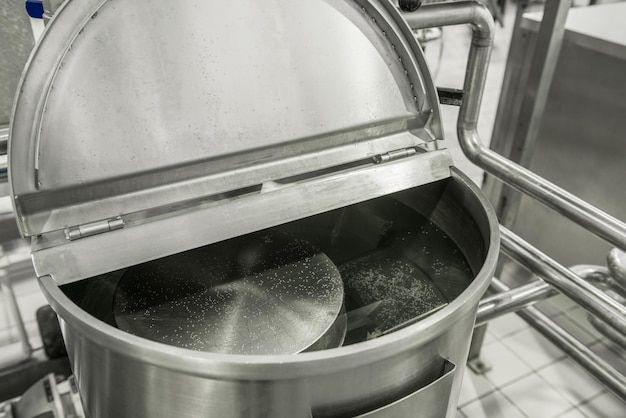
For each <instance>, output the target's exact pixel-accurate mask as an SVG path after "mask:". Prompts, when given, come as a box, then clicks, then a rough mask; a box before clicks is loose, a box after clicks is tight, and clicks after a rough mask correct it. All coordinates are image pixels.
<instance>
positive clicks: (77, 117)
mask: <svg viewBox="0 0 626 418" xmlns="http://www.w3.org/2000/svg"><path fill="white" fill-rule="evenodd" d="M12 122H13V123H12V126H11V133H10V142H9V154H10V157H9V171H10V173H9V174H10V183H11V187H12V194H13V200H14V205H15V209H16V213H17V217H18V223H19V227H20V230H21V232H22V234H23V235H25V236H38V237H39V238H38V239H39V240H41V239H42V236H43V237H44V238H43V240H44V241H45V242H43V243H42V242H39V244H37V242H36V244H35V247H37V245H40V246H41V247H50V246H53V244H54V245H57V244H58V242H57V241H56V235H58V234H59V233H63V235H64V238H65V237H67V238H75V237H81V236H87V235H91V232H93V231H96V232H99V231H100V230H102V225H105V228H104V229H117V228H118V227H120V228H121V227H122V226H130V225H134V224H140V223H145V222H146V221H145V220H146V219H151V220H152V221H155V222H156V221H160V220H162V219H163V218H170V217H171V216H174V214H177V215H179V214H182V215H183V216H184V217H187V218H189V217H190V216H189V214H188V213H189V211H190V210H191V209H190V207H193V206H194V205H196V206H198V205H200V206H202V205H204V206H203V207H206V206H207V205H213V204H214V203H215V202H216V201H220V202H223V201H229V202H230V201H232V197H233V196H240V195H247V194H249V193H253V192H259V191H261V189H263V190H267V189H268V187H266V186H267V185H269V184H280V182H281V179H286V178H289V179H299V178H300V177H302V178H306V177H307V174H306V173H320V172H324V170H329V169H331V168H332V167H350V165H351V164H353V163H355V162H356V161H364V160H368V159H372V158H373V159H376V158H377V156H380V155H395V154H394V152H395V151H396V150H404V149H410V150H414V149H417V150H418V154H420V156H421V155H422V154H421V152H420V151H421V149H422V148H423V149H425V150H426V149H429V150H436V148H437V147H436V145H433V144H434V142H435V140H437V139H441V136H442V133H441V126H440V119H439V112H438V105H437V97H436V92H435V89H434V86H433V83H432V81H431V79H430V75H429V73H428V71H427V68H426V64H425V62H424V58H423V56H422V54H421V50H420V49H419V46H418V45H417V43H416V42H415V40H414V38H413V36H412V33H411V31H410V30H409V28H408V26H406V24H405V23H404V21H403V20H402V18H401V17H400V14H399V13H398V11H397V10H396V9H395V8H394V6H393V5H392V4H391V3H390V2H387V1H385V0H381V1H379V0H356V1H347V0H306V1H280V0H267V1H257V0H243V1H238V2H229V1H207V0H188V1H184V2H177V1H171V0H151V1H145V2H137V1H133V0H81V1H76V0H72V1H68V2H67V3H66V4H65V5H64V6H63V7H62V8H61V9H60V10H59V11H58V12H57V14H56V15H55V17H54V18H53V19H52V20H51V22H50V24H49V26H48V27H47V28H46V31H45V33H44V36H43V37H42V39H41V40H40V42H39V44H38V45H37V47H36V48H35V50H34V52H33V55H32V56H31V59H30V62H29V64H28V65H27V69H26V71H25V74H24V76H23V80H22V83H21V85H20V88H19V94H18V96H17V99H16V105H15V109H14V115H13V120H12ZM439 152H440V151H431V152H424V155H426V154H431V153H432V154H433V156H431V157H429V158H428V159H426V160H424V161H423V165H424V168H422V169H421V170H417V169H416V170H417V171H420V173H422V174H421V177H420V176H416V175H415V173H413V174H411V173H410V172H409V173H406V174H405V176H409V175H413V177H414V178H413V179H412V180H411V182H413V183H416V184H415V185H417V184H419V183H420V182H422V183H423V182H426V181H433V180H436V179H438V178H442V177H446V176H447V175H449V170H448V171H446V170H447V169H448V166H449V163H450V161H449V158H448V157H447V154H446V156H444V155H443V154H440V155H439V154H437V153H439ZM435 155H436V156H435ZM377 175H380V174H377ZM299 176H300V177H299ZM418 177H420V179H418ZM391 178H393V175H392V176H391ZM298 181H299V180H298ZM277 182H278V183H277ZM408 182H409V180H404V183H403V184H402V185H396V186H394V187H395V188H396V189H397V188H400V187H408V186H410V184H408ZM262 185H265V186H262ZM270 188H271V187H270ZM384 188H385V187H384V186H383V185H382V183H381V184H378V185H377V189H376V188H372V187H371V188H369V189H367V190H362V191H361V194H363V195H362V196H359V197H358V199H359V200H365V199H367V198H371V197H374V195H377V194H378V195H379V194H381V193H383V192H385V193H386V192H390V191H388V190H385V191H383V190H382V189H384ZM325 190H326V191H327V192H328V193H330V194H329V195H327V196H326V197H324V198H323V199H319V198H312V199H310V200H309V201H308V202H307V205H308V206H309V209H308V211H309V212H310V213H316V212H319V211H321V210H328V209H330V208H331V206H336V205H331V204H330V203H329V202H330V201H332V200H334V199H335V197H339V196H335V195H340V194H345V190H342V189H341V188H340V187H339V188H336V189H334V191H333V190H330V189H329V188H328V186H327V188H326V189H325ZM391 191H393V190H391ZM308 192H311V190H308ZM369 194H371V196H368V195H369ZM285 199H293V193H292V195H285V196H283V197H282V198H277V200H275V201H274V202H273V204H274V205H276V204H278V205H281V204H283V205H284V204H287V203H289V202H286V201H285ZM338 200H341V198H339V199H338ZM344 200H345V199H344ZM349 200H350V199H349ZM351 200H353V201H356V200H357V198H356V197H354V198H352V199H351ZM346 203H350V202H343V203H341V204H346ZM352 203H354V202H352ZM227 212H228V213H229V214H230V215H232V216H240V215H241V214H234V213H233V212H232V210H230V209H229V210H228V211H227ZM296 212H298V216H303V215H306V213H304V212H303V211H302V210H299V211H298V210H296ZM275 217H276V220H275V221H271V222H273V223H274V224H276V223H277V222H278V215H276V216H275ZM280 217H281V219H284V220H288V219H289V218H293V217H294V215H293V214H291V215H289V216H288V215H287V214H285V213H281V214H280ZM189 222H192V221H191V220H189ZM246 222H247V226H246V227H241V228H240V231H239V232H245V230H249V231H248V232H250V231H253V230H255V229H258V228H259V227H263V226H264V225H256V224H253V223H254V222H253V221H246ZM268 222H269V223H271V222H270V221H268ZM265 226H267V225H265ZM162 227H163V228H165V229H163V228H161V229H160V231H161V232H162V233H165V234H167V233H168V227H167V226H166V225H165V224H163V225H162ZM81 228H82V230H81ZM171 228H180V226H176V227H174V226H173V225H172V226H171ZM90 231H91V232H90ZM170 232H171V231H170ZM234 233H236V232H233V234H234ZM55 234H56V235H55ZM229 234H230V233H229ZM46 235H47V236H48V237H47V238H46V237H45V236H46ZM223 238H227V237H222V239H223ZM119 239H120V238H119V237H118V240H119ZM215 239H216V238H211V239H210V240H209V241H211V240H213V241H214V240H215ZM205 241H206V240H205ZM118 242H119V241H118ZM191 245H193V244H187V245H185V247H189V248H191ZM179 247H180V246H179ZM183 249H185V248H181V249H180V250H183ZM172 252H175V251H173V246H172V248H171V249H170V250H167V251H165V250H161V251H156V252H150V251H148V252H146V254H144V255H143V256H141V257H139V256H137V257H134V260H132V261H134V262H136V261H137V260H138V259H140V258H143V259H152V258H156V257H158V256H163V255H166V254H171V253H172ZM148 253H149V254H148ZM128 262H131V260H129V261H128ZM35 264H36V263H35ZM121 264H123V262H121ZM121 264H120V265H121ZM36 267H37V265H36ZM70 270H71V269H70ZM42 273H46V272H42ZM73 274H78V275H79V276H80V275H84V274H87V273H78V272H75V273H73Z"/></svg>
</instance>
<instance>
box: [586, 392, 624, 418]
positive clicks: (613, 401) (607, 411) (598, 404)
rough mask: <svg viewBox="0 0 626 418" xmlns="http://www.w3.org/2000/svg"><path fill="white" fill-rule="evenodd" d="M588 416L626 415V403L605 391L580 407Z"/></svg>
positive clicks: (615, 417) (600, 417)
mask: <svg viewBox="0 0 626 418" xmlns="http://www.w3.org/2000/svg"><path fill="white" fill-rule="evenodd" d="M579 409H580V411H581V412H582V413H583V414H585V415H586V416H587V417H588V418H618V417H626V404H624V403H623V402H622V401H620V400H619V399H617V398H616V397H614V396H613V395H611V394H610V393H604V394H602V395H600V396H598V397H596V398H594V399H592V400H591V401H589V402H588V403H586V404H583V405H581V406H580V407H579Z"/></svg>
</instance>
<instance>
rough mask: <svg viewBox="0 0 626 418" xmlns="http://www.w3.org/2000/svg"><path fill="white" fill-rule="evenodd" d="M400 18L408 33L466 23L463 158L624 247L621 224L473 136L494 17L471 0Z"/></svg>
mask: <svg viewBox="0 0 626 418" xmlns="http://www.w3.org/2000/svg"><path fill="white" fill-rule="evenodd" d="M404 17H405V19H406V21H407V22H408V24H409V26H410V27H411V28H412V29H426V28H429V27H438V26H449V25H458V24H464V23H465V24H471V25H472V29H473V37H472V44H471V49H470V53H469V58H468V61H467V71H466V74H465V81H464V84H463V90H464V91H465V97H464V100H463V103H462V104H461V108H460V110H459V119H458V122H457V133H458V137H459V143H460V145H461V149H462V150H463V152H464V154H465V155H466V156H467V158H468V159H469V160H470V161H472V162H473V163H474V164H476V165H477V166H479V167H481V168H483V169H484V170H485V171H487V172H489V173H490V174H492V175H494V176H496V177H497V178H499V179H500V180H502V181H503V182H504V183H506V184H508V185H509V186H512V187H514V188H516V189H517V190H519V191H520V192H522V193H525V194H527V195H529V196H531V197H533V198H535V199H536V200H537V201H539V202H541V203H543V204H544V205H546V206H547V207H549V208H551V209H553V210H555V211H556V212H558V213H560V214H562V215H564V216H566V217H567V218H569V219H571V220H572V221H574V222H576V223H577V224H579V225H581V226H582V227H584V228H585V229H587V230H588V231H589V232H592V233H593V234H595V235H597V236H598V237H600V238H602V239H604V240H605V241H607V242H609V243H611V244H613V245H614V246H616V247H619V248H621V249H626V224H624V223H623V222H622V221H620V220H618V219H616V218H614V217H613V216H611V215H609V214H607V213H606V212H604V211H602V210H600V209H598V208H596V207H595V206H593V205H590V204H589V203H587V202H585V201H584V200H582V199H580V198H578V197H576V196H574V195H573V194H571V193H569V192H567V191H565V190H563V189H561V188H560V187H558V186H556V185H554V184H553V183H551V182H549V181H548V180H546V179H544V178H543V177H541V176H538V175H537V174H535V173H533V172H532V171H530V170H528V169H526V168H524V167H522V166H520V165H519V164H516V163H514V162H513V161H511V160H509V159H507V158H506V157H504V156H502V155H500V154H498V153H496V152H494V151H493V150H491V149H489V148H488V147H486V146H485V145H484V144H483V142H482V141H481V139H480V135H479V134H478V115H479V110H480V104H481V101H482V95H483V91H484V87H485V80H486V78H487V69H488V63H489V58H490V56H491V48H492V45H493V28H494V23H493V18H492V17H491V14H490V13H489V10H488V9H487V8H486V7H485V6H484V5H483V4H482V3H478V2H475V1H460V2H454V3H435V4H428V5H424V6H422V8H421V9H419V11H417V12H415V13H405V14H404Z"/></svg>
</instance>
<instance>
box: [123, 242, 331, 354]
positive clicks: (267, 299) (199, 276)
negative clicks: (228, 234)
mask: <svg viewBox="0 0 626 418" xmlns="http://www.w3.org/2000/svg"><path fill="white" fill-rule="evenodd" d="M342 303H343V283H342V281H341V276H340V275H339V272H338V270H337V268H336V267H335V265H334V264H333V263H332V261H331V260H330V259H329V258H328V257H327V256H326V255H325V254H323V253H321V252H320V251H319V250H317V249H316V248H314V247H312V246H311V245H310V244H309V243H308V242H306V241H304V240H301V239H297V238H295V237H293V236H291V235H287V234H283V233H278V232H273V231H269V232H267V231H266V232H261V233H254V234H250V235H246V236H242V237H237V238H234V239H231V240H227V241H223V242H220V243H217V244H213V245H210V246H207V247H202V248H199V249H195V250H191V251H187V252H184V253H180V254H177V255H174V256H170V257H166V258H162V259H159V260H155V261H152V262H149V263H145V264H141V265H138V266H134V267H131V268H129V269H128V270H127V271H126V273H125V274H124V276H123V277H122V278H121V280H120V282H119V285H118V288H117V289H116V292H115V296H114V300H113V305H114V306H113V311H114V317H115V321H116V323H117V326H118V327H119V328H120V329H122V330H124V331H126V332H129V333H131V334H134V335H138V336H141V337H144V338H147V339H150V340H153V341H158V342H162V343H166V344H170V345H175V346H179V347H184V348H189V349H193V350H199V351H207V352H215V353H231V354H287V353H298V352H300V351H303V350H305V349H307V348H309V347H311V346H313V345H314V344H315V343H316V342H317V341H318V340H320V339H321V338H322V337H323V336H324V335H325V334H326V333H327V332H331V327H332V326H333V324H335V323H336V320H337V316H338V315H339V313H340V311H341V308H342Z"/></svg>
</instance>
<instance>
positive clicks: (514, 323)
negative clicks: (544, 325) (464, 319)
mask: <svg viewBox="0 0 626 418" xmlns="http://www.w3.org/2000/svg"><path fill="white" fill-rule="evenodd" d="M528 328H529V325H528V324H527V323H526V321H524V320H523V319H522V318H520V317H519V316H517V315H516V314H514V313H510V314H506V315H504V316H501V317H500V318H497V319H494V320H493V321H491V322H489V325H488V326H487V329H488V330H489V332H491V334H492V335H493V336H494V337H496V338H497V339H499V340H502V339H503V338H506V337H508V336H510V335H512V334H515V333H516V332H519V331H521V330H524V329H528Z"/></svg>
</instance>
